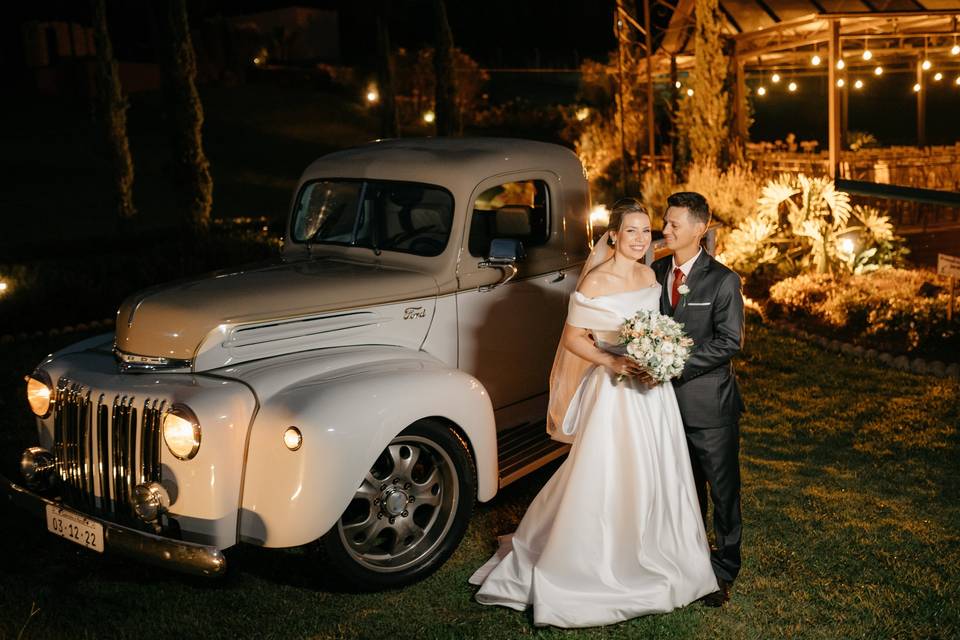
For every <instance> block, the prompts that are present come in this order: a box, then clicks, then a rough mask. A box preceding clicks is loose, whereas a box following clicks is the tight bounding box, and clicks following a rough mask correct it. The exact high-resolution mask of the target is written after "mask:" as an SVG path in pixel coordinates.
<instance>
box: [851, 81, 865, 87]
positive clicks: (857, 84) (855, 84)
mask: <svg viewBox="0 0 960 640" xmlns="http://www.w3.org/2000/svg"><path fill="white" fill-rule="evenodd" d="M853 88H854V89H863V80H857V81H856V82H854V83H853Z"/></svg>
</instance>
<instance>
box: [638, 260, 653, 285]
mask: <svg viewBox="0 0 960 640" xmlns="http://www.w3.org/2000/svg"><path fill="white" fill-rule="evenodd" d="M637 275H638V276H639V278H640V280H641V281H642V282H643V283H644V284H645V285H647V286H649V285H652V284H653V283H655V282H656V281H657V274H656V273H654V271H653V269H651V268H650V267H648V266H647V265H645V264H643V263H641V262H638V263H637Z"/></svg>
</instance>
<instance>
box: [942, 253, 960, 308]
mask: <svg viewBox="0 0 960 640" xmlns="http://www.w3.org/2000/svg"><path fill="white" fill-rule="evenodd" d="M937 275H939V276H943V277H944V278H950V300H949V301H948V302H947V322H951V321H952V320H953V289H954V285H955V284H956V282H957V278H960V257H957V256H948V255H947V254H945V253H940V254H938V255H937Z"/></svg>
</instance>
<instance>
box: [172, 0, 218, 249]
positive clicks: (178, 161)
mask: <svg viewBox="0 0 960 640" xmlns="http://www.w3.org/2000/svg"><path fill="white" fill-rule="evenodd" d="M166 5H167V6H166V10H167V11H166V13H167V15H166V18H167V19H166V29H165V31H166V38H165V39H164V40H165V41H166V43H165V44H166V46H165V47H164V49H165V50H164V52H163V56H162V63H161V69H162V73H163V82H164V94H165V98H166V103H167V112H168V113H167V115H168V118H167V120H168V122H169V124H170V127H171V129H170V141H171V144H172V145H173V164H174V181H175V183H176V187H177V199H178V203H179V205H180V209H181V211H182V213H183V222H185V223H186V225H187V226H188V227H190V228H192V229H193V230H194V231H204V230H205V229H206V228H207V227H208V226H209V224H210V209H211V207H212V205H213V178H212V177H211V176H210V163H209V162H208V161H207V157H206V155H205V154H204V152H203V136H202V128H203V104H202V103H201V102H200V95H199V94H198V93H197V87H196V82H195V81H196V77H197V62H196V55H195V54H194V51H193V41H192V40H191V38H190V25H189V23H188V20H187V6H186V2H185V0H166Z"/></svg>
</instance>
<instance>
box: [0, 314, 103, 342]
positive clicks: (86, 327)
mask: <svg viewBox="0 0 960 640" xmlns="http://www.w3.org/2000/svg"><path fill="white" fill-rule="evenodd" d="M113 325H114V319H113V318H104V319H103V320H91V321H89V322H79V323H77V324H75V325H71V324H68V325H67V326H65V327H61V328H59V329H57V328H54V329H47V330H46V331H34V332H33V333H27V332H26V331H21V332H20V333H15V334H14V333H5V334H3V335H2V336H0V344H13V343H16V342H26V341H27V340H30V339H32V338H43V337H53V336H59V335H64V334H68V333H79V332H83V331H90V330H91V329H109V328H110V327H112V326H113Z"/></svg>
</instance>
